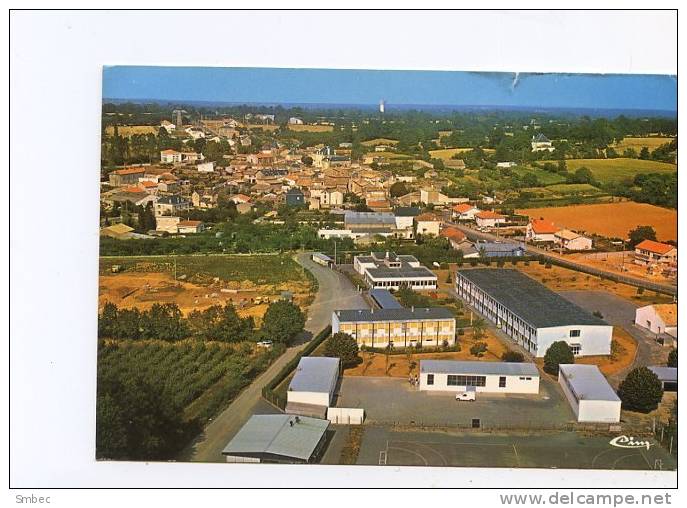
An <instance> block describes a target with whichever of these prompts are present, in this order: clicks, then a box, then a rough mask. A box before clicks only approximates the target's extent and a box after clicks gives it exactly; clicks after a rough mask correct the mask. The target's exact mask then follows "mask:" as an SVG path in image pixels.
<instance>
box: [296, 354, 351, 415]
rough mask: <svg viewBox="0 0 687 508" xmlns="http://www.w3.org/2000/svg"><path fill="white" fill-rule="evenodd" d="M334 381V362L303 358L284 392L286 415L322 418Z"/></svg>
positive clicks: (336, 365) (336, 362)
mask: <svg viewBox="0 0 687 508" xmlns="http://www.w3.org/2000/svg"><path fill="white" fill-rule="evenodd" d="M338 379H339V359H338V358H327V357H320V356H304V357H303V358H301V359H300V361H299V362H298V367H296V373H295V374H294V376H293V379H292V380H291V383H289V389H288V391H287V392H286V412H287V413H289V414H298V415H302V416H311V417H313V418H324V417H325V416H326V415H327V408H328V407H329V406H330V404H331V402H332V399H333V397H334V389H335V388H336V382H337V380H338Z"/></svg>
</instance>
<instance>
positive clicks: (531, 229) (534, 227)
mask: <svg viewBox="0 0 687 508" xmlns="http://www.w3.org/2000/svg"><path fill="white" fill-rule="evenodd" d="M559 230H560V228H559V227H557V226H556V225H555V224H554V223H553V222H551V221H550V220H545V219H530V222H529V224H527V230H526V232H525V239H527V241H530V242H555V241H556V233H557V232H558V231H559Z"/></svg>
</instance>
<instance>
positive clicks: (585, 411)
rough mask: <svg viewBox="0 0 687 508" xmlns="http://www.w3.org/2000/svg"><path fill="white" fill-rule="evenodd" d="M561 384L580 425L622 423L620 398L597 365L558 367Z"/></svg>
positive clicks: (565, 365)
mask: <svg viewBox="0 0 687 508" xmlns="http://www.w3.org/2000/svg"><path fill="white" fill-rule="evenodd" d="M558 383H559V384H560V385H561V387H562V388H563V393H565V397H566V398H567V399H568V402H569V403H570V407H572V410H573V412H574V413H575V416H576V417H577V421H578V422H590V423H591V422H597V423H618V422H619V421H620V405H621V402H620V398H619V397H618V395H617V394H616V393H615V391H614V390H613V388H611V385H609V384H608V381H606V378H605V377H604V376H603V374H602V373H601V371H600V370H599V368H598V367H597V366H596V365H573V364H564V365H559V370H558Z"/></svg>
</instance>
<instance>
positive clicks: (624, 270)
mask: <svg viewBox="0 0 687 508" xmlns="http://www.w3.org/2000/svg"><path fill="white" fill-rule="evenodd" d="M565 257H566V258H569V259H572V260H575V261H577V262H579V263H584V264H585V265H589V266H594V267H596V268H600V269H602V270H610V271H613V272H616V273H619V274H621V275H631V276H633V277H641V278H643V279H646V280H649V281H651V282H658V283H660V284H664V283H671V282H674V278H671V277H666V276H664V275H663V274H661V273H660V272H658V271H656V272H653V273H652V272H650V271H648V270H647V268H646V266H641V265H638V264H635V263H634V252H629V251H626V252H624V253H623V252H594V253H589V254H583V253H576V254H568V255H566V256H565Z"/></svg>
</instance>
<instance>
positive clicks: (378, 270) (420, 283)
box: [353, 252, 437, 289]
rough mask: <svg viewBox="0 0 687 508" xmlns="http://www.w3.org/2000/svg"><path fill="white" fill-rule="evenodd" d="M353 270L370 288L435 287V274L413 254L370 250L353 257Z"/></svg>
mask: <svg viewBox="0 0 687 508" xmlns="http://www.w3.org/2000/svg"><path fill="white" fill-rule="evenodd" d="M353 267H354V268H355V271H356V272H358V273H359V274H360V275H362V276H363V278H364V279H365V282H366V283H367V284H368V285H369V286H370V287H371V288H382V289H401V288H404V287H406V288H411V289H436V287H437V276H436V275H435V274H434V272H432V271H431V270H430V269H428V268H427V267H424V266H422V265H421V264H420V262H419V261H418V260H417V258H415V257H414V256H406V255H402V256H398V255H396V254H395V253H393V252H372V253H371V254H370V255H369V256H355V257H354V258H353Z"/></svg>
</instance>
